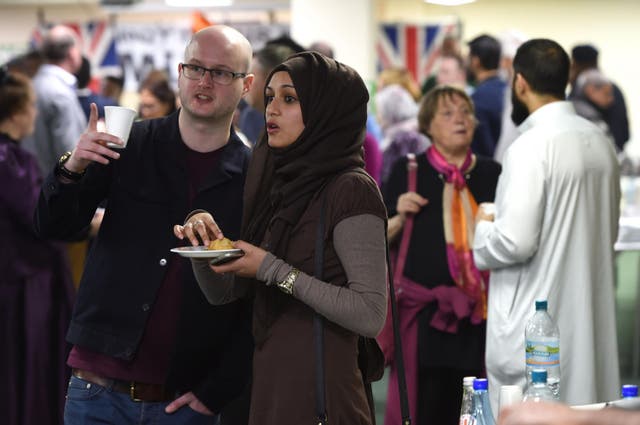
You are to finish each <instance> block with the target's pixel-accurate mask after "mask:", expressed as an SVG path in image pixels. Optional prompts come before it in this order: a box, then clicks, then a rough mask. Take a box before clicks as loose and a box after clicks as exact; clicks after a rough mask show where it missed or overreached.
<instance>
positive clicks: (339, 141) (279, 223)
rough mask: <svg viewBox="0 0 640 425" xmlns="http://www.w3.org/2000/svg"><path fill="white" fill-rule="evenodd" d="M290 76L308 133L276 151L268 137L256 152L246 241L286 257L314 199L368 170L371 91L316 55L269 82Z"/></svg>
mask: <svg viewBox="0 0 640 425" xmlns="http://www.w3.org/2000/svg"><path fill="white" fill-rule="evenodd" d="M279 71H286V72H288V73H289V75H290V76H291V80H292V81H293V85H294V86H295V89H296V92H297V94H298V99H299V101H300V107H301V109H302V119H303V122H304V125H305V128H304V130H303V132H302V134H301V135H300V137H299V138H298V140H296V141H295V142H294V143H293V144H291V145H289V146H287V147H285V148H272V147H270V146H269V145H268V143H267V137H266V136H265V137H263V138H262V140H261V141H260V142H259V143H258V145H257V146H256V147H255V148H254V152H253V158H252V162H251V166H250V171H249V174H248V176H247V182H246V185H245V210H244V212H245V214H244V218H243V238H244V239H245V240H247V241H250V242H251V243H253V244H256V245H260V244H261V243H262V242H263V238H264V235H265V232H266V230H267V229H270V231H271V232H270V238H269V241H268V246H267V248H268V249H269V250H270V251H271V252H273V253H274V254H275V255H276V256H282V255H283V254H284V253H285V252H286V248H287V243H288V235H289V232H290V231H291V228H292V227H293V226H294V225H295V224H296V223H297V221H298V219H299V218H300V216H301V215H302V213H303V212H304V210H305V208H306V207H307V205H308V203H309V200H310V199H311V198H312V197H313V195H314V194H315V193H316V192H317V191H318V190H319V189H320V188H321V187H322V186H324V185H325V183H326V182H327V181H328V180H329V179H331V178H332V177H334V176H336V175H338V174H341V173H342V172H345V171H347V170H350V169H357V168H362V167H363V166H364V160H363V151H362V144H363V140H364V135H365V125H366V119H367V101H368V100H369V94H368V92H367V88H366V86H365V84H364V82H363V81H362V79H361V78H360V76H359V75H358V73H357V72H356V71H354V70H353V69H352V68H350V67H348V66H346V65H344V64H342V63H340V62H337V61H335V60H333V59H329V58H327V57H325V56H323V55H321V54H320V53H317V52H302V53H298V54H296V55H293V56H291V57H289V59H287V60H286V61H285V62H284V63H282V64H280V65H278V66H277V67H275V68H274V69H273V71H271V73H270V74H269V76H268V77H267V85H268V84H269V82H270V81H271V77H272V76H273V74H274V73H276V72H279Z"/></svg>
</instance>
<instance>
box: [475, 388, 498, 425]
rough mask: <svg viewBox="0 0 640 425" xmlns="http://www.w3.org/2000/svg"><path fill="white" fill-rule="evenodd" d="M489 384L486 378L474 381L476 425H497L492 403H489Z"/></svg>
mask: <svg viewBox="0 0 640 425" xmlns="http://www.w3.org/2000/svg"><path fill="white" fill-rule="evenodd" d="M488 388H489V383H488V382H487V380H486V379H484V378H478V379H475V380H474V381H473V416H474V418H475V420H476V422H475V423H476V425H495V423H496V422H495V419H493V413H492V412H491V403H490V402H489V392H488V391H487V389H488Z"/></svg>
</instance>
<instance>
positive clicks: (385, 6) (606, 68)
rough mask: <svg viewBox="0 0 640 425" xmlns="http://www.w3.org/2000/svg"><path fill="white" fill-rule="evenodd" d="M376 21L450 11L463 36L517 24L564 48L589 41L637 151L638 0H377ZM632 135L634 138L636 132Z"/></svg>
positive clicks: (639, 124)
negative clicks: (462, 1) (453, 2)
mask: <svg viewBox="0 0 640 425" xmlns="http://www.w3.org/2000/svg"><path fill="white" fill-rule="evenodd" d="M377 11H378V16H379V19H380V20H384V21H395V20H403V19H404V20H406V19H407V17H411V18H409V21H411V20H413V21H416V22H420V20H428V19H430V18H436V17H440V16H450V15H454V16H457V17H459V18H460V20H461V21H462V25H463V39H464V40H470V39H472V38H473V37H475V36H477V35H479V34H481V33H485V32H486V33H490V34H494V35H495V34H498V33H500V32H501V31H505V30H509V29H517V30H520V31H522V32H524V33H525V34H526V35H527V36H529V37H545V38H551V39H554V40H556V41H557V42H558V43H560V44H561V45H562V46H563V47H564V48H565V49H567V51H569V50H570V49H571V48H572V47H573V46H574V45H575V44H578V43H584V42H592V43H593V44H595V45H596V46H597V47H598V49H599V50H600V60H599V61H600V68H601V69H602V70H603V72H605V73H606V74H607V75H608V76H609V77H610V78H611V79H612V80H613V81H615V82H616V83H617V84H618V86H620V88H621V89H622V91H623V92H624V94H625V98H626V101H627V108H628V111H629V119H630V121H631V126H632V139H634V140H635V141H636V143H634V144H633V146H630V148H631V149H632V151H633V152H634V153H636V154H637V155H640V116H638V114H640V79H639V78H637V77H635V75H637V72H638V68H637V64H638V63H639V62H640V58H638V55H637V53H636V51H637V49H636V43H637V40H638V38H639V37H638V36H640V26H638V17H640V1H637V0H608V1H598V0H478V1H477V2H476V3H472V4H468V5H464V6H456V7H445V6H436V5H430V4H427V3H424V2H422V1H417V0H391V1H387V2H382V1H381V0H379V4H378V9H377ZM634 135H635V137H634Z"/></svg>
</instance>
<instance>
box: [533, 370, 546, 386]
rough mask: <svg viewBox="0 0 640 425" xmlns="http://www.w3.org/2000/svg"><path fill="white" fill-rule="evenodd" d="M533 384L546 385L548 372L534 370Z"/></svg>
mask: <svg viewBox="0 0 640 425" xmlns="http://www.w3.org/2000/svg"><path fill="white" fill-rule="evenodd" d="M531 382H533V383H534V384H536V383H541V384H546V383H547V371H546V370H544V369H533V370H532V371H531Z"/></svg>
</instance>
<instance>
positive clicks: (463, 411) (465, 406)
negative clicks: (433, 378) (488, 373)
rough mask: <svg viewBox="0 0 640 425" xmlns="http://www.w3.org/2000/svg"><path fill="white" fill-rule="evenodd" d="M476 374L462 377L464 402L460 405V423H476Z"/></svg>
mask: <svg viewBox="0 0 640 425" xmlns="http://www.w3.org/2000/svg"><path fill="white" fill-rule="evenodd" d="M475 379H476V377H475V376H465V377H464V378H462V403H461V405H460V421H459V422H458V425H475V423H476V419H475V417H474V416H473V381H474V380H475Z"/></svg>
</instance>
